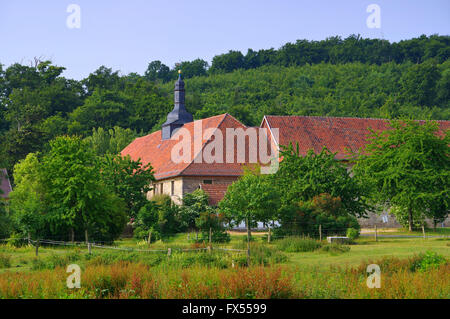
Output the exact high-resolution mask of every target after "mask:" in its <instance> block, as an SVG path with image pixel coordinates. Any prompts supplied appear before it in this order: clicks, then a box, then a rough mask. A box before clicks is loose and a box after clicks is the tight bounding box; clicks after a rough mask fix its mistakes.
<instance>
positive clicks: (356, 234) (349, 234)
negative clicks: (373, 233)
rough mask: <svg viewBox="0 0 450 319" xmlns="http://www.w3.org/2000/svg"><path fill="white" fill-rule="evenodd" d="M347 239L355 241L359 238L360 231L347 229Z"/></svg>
mask: <svg viewBox="0 0 450 319" xmlns="http://www.w3.org/2000/svg"><path fill="white" fill-rule="evenodd" d="M347 237H348V238H350V240H351V241H354V240H355V239H357V238H358V237H359V230H358V229H356V228H347Z"/></svg>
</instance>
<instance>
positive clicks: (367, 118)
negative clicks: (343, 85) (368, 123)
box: [263, 115, 450, 122]
mask: <svg viewBox="0 0 450 319" xmlns="http://www.w3.org/2000/svg"><path fill="white" fill-rule="evenodd" d="M264 117H303V118H311V117H313V118H333V119H357V120H380V121H392V120H395V119H386V118H378V117H355V116H321V115H264ZM264 117H263V119H264ZM414 121H436V122H450V120H433V119H427V120H423V119H422V120H420V119H419V120H417V119H416V120H414Z"/></svg>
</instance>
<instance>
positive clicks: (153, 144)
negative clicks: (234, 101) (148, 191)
mask: <svg viewBox="0 0 450 319" xmlns="http://www.w3.org/2000/svg"><path fill="white" fill-rule="evenodd" d="M199 122H200V123H201V124H202V130H203V134H204V135H207V136H206V138H204V139H202V140H201V141H199V140H198V138H197V140H194V138H195V136H194V123H199ZM183 128H186V129H187V130H188V131H189V133H190V135H191V143H190V144H191V157H190V160H189V161H188V162H187V163H184V162H182V163H175V162H174V161H172V159H171V153H172V149H173V147H174V146H175V145H176V144H177V143H178V141H179V139H180V136H181V133H180V130H179V131H176V132H175V133H174V135H173V136H172V139H170V140H162V139H161V131H157V132H154V133H152V134H149V135H147V136H143V137H139V138H136V139H135V140H134V141H133V142H132V143H131V144H130V145H128V146H127V147H126V148H124V149H123V150H122V152H121V155H122V156H125V155H130V156H131V158H132V159H133V160H137V159H138V158H140V159H141V161H142V163H143V164H144V165H146V164H147V163H151V165H152V167H153V169H154V175H155V178H156V179H158V180H159V179H165V178H169V177H174V176H178V175H183V176H193V175H196V176H199V175H203V176H205V175H207V176H239V175H241V174H242V164H238V163H234V164H229V163H225V155H224V156H223V162H224V163H211V164H209V163H205V161H203V162H202V163H195V162H194V159H195V158H196V157H197V156H198V153H199V152H198V153H197V154H194V145H195V144H197V143H200V145H201V147H202V148H201V149H202V150H203V149H204V148H205V146H206V145H207V144H208V143H209V142H211V140H210V139H211V137H212V135H213V131H215V130H216V129H219V130H220V131H221V132H222V134H223V136H224V137H225V132H226V129H227V128H245V125H243V124H242V123H240V122H239V121H238V120H236V119H235V118H234V117H233V116H231V115H229V114H222V115H217V116H213V117H209V118H206V119H203V120H199V121H195V122H190V123H186V124H185V125H183ZM207 129H212V130H210V131H209V134H207ZM204 137H205V136H204ZM235 147H236V145H235ZM223 151H224V152H225V151H226V145H224V146H223ZM224 154H225V153H224ZM235 154H236V152H235Z"/></svg>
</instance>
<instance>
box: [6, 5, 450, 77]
mask: <svg viewBox="0 0 450 319" xmlns="http://www.w3.org/2000/svg"><path fill="white" fill-rule="evenodd" d="M69 4H77V5H79V7H80V8H81V28H79V29H76V28H75V29H69V28H68V27H67V25H66V20H67V17H68V16H69V15H70V13H67V12H66V9H67V7H68V5H69ZM369 4H378V5H379V7H380V9H381V28H380V29H369V28H368V27H367V25H366V19H367V17H368V16H369V15H370V13H367V12H366V8H367V6H368V5H369ZM352 33H354V34H361V35H362V36H363V37H370V38H380V37H384V38H385V39H388V40H390V41H399V40H402V39H409V38H412V37H416V36H419V35H421V34H426V35H431V34H434V33H438V34H441V35H449V34H450V1H448V0H428V1H415V0H414V1H412V0H387V1H381V0H369V1H363V0H359V1H358V0H339V1H336V0H334V1H331V0H330V1H325V0H310V1H303V0H296V1H295V0H278V1H275V0H258V1H257V0H240V1H236V0H226V1H223V0H222V1H215V0H190V1H187V0H185V1H182V0H172V1H154V0H128V1H124V0H122V1H120V0H69V1H66V0H57V1H56V0H39V1H36V0H14V1H5V0H0V63H2V64H4V65H6V66H8V65H10V64H12V63H15V62H21V63H25V64H28V63H30V61H31V60H32V59H33V57H44V58H46V59H51V60H52V61H53V62H54V63H56V64H57V65H62V66H65V67H66V68H67V70H66V71H65V73H64V75H65V76H66V77H69V78H75V79H81V78H83V77H86V76H87V75H88V74H89V73H90V72H92V71H94V70H95V69H97V68H98V67H99V66H100V65H106V66H108V67H112V68H113V69H114V70H120V71H121V72H122V74H127V73H129V72H138V73H140V74H142V73H143V72H144V71H145V69H146V67H147V64H148V63H149V62H150V61H152V60H161V61H162V62H163V63H165V64H167V65H169V66H171V67H172V66H173V65H174V64H175V63H176V62H179V61H187V60H193V59H196V58H202V59H205V60H207V61H208V62H210V61H211V59H212V57H213V56H214V55H216V54H220V53H224V52H227V51H228V50H230V49H233V50H241V51H242V52H243V53H244V54H245V53H246V52H247V49H248V48H252V49H255V50H258V49H263V48H264V49H268V48H271V47H273V48H276V49H277V48H279V47H280V46H281V45H283V44H284V43H286V42H295V40H297V39H308V40H322V39H325V38H327V37H329V36H334V35H340V36H342V37H346V36H348V35H350V34H352Z"/></svg>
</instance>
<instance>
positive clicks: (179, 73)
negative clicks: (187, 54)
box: [178, 69, 181, 79]
mask: <svg viewBox="0 0 450 319" xmlns="http://www.w3.org/2000/svg"><path fill="white" fill-rule="evenodd" d="M178 78H179V79H181V69H179V70H178Z"/></svg>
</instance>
